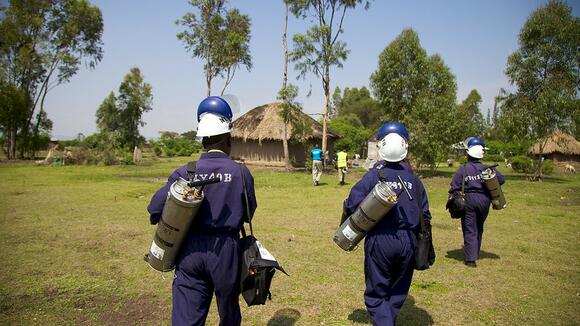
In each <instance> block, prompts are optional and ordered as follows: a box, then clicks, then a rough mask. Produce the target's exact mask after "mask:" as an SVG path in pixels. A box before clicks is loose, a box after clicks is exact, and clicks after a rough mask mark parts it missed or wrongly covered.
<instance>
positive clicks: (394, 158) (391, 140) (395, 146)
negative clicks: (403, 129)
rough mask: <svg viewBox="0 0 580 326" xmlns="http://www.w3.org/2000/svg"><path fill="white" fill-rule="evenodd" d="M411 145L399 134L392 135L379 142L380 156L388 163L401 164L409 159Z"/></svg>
mask: <svg viewBox="0 0 580 326" xmlns="http://www.w3.org/2000/svg"><path fill="white" fill-rule="evenodd" d="M408 148H409V144H408V143H407V140H405V138H403V137H401V136H400V135H399V134H396V133H390V134H388V135H386V136H385V137H383V139H381V140H380V141H379V156H380V157H381V158H382V159H383V160H385V161H387V162H399V161H402V160H404V159H405V157H407V150H408Z"/></svg>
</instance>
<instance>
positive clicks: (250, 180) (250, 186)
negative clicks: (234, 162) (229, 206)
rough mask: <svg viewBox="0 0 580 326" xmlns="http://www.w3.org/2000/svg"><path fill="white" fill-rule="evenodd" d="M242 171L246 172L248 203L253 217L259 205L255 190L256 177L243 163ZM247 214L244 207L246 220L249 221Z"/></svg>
mask: <svg viewBox="0 0 580 326" xmlns="http://www.w3.org/2000/svg"><path fill="white" fill-rule="evenodd" d="M242 173H243V174H244V181H245V187H246V192H247V193H248V205H249V210H250V216H251V217H252V218H253V217H254V212H255V211H256V208H257V207H258V203H257V200H256V193H255V191H254V177H253V176H252V174H251V173H250V170H249V169H248V167H247V166H245V165H242ZM244 208H245V207H244ZM246 215H247V213H246V210H245V209H244V221H249V219H248V216H246Z"/></svg>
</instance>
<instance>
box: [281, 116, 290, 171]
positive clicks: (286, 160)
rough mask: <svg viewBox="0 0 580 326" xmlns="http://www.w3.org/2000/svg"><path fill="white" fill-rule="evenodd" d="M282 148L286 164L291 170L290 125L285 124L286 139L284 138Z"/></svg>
mask: <svg viewBox="0 0 580 326" xmlns="http://www.w3.org/2000/svg"><path fill="white" fill-rule="evenodd" d="M282 146H284V162H285V163H286V168H287V169H290V153H289V151H288V123H284V137H283V138H282Z"/></svg>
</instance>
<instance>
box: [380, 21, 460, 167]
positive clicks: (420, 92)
mask: <svg viewBox="0 0 580 326" xmlns="http://www.w3.org/2000/svg"><path fill="white" fill-rule="evenodd" d="M371 87H372V89H373V92H374V94H375V95H376V97H377V98H378V100H379V101H380V103H381V104H382V106H383V107H384V109H385V114H384V120H396V121H398V122H401V123H403V124H404V125H405V126H407V128H408V129H409V131H410V133H411V139H410V147H411V153H412V156H413V158H414V159H415V160H416V162H417V164H418V165H422V164H428V165H430V166H431V167H432V168H433V169H434V168H435V166H436V163H437V162H438V161H439V160H441V159H443V158H445V156H446V155H447V152H448V150H449V146H450V145H451V144H453V143H454V142H455V141H456V137H457V135H455V134H454V130H456V129H455V128H453V123H454V120H453V117H452V114H453V110H454V107H455V100H456V92H457V85H456V81H455V76H454V75H453V74H452V73H451V70H450V69H449V67H447V65H445V62H444V61H443V59H442V58H441V56H439V55H438V54H435V55H432V56H427V52H426V51H425V50H424V49H423V48H422V47H421V44H420V42H419V36H418V35H417V33H415V31H413V30H412V29H406V30H404V31H403V32H402V33H401V34H400V35H399V36H398V37H397V38H396V39H395V40H394V41H393V42H391V43H390V44H389V45H388V46H387V47H386V48H385V49H384V50H383V52H382V53H381V54H380V56H379V63H378V67H377V70H376V71H375V72H374V73H373V74H372V75H371ZM382 122H386V121H382Z"/></svg>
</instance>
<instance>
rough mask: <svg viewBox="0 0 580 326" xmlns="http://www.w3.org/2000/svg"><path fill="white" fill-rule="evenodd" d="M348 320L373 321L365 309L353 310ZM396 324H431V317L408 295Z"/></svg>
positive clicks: (368, 322)
mask: <svg viewBox="0 0 580 326" xmlns="http://www.w3.org/2000/svg"><path fill="white" fill-rule="evenodd" d="M348 320H350V321H353V322H356V323H361V324H372V323H373V321H372V319H371V316H370V315H369V313H368V312H367V311H366V310H365V309H356V310H354V311H353V312H352V313H351V314H350V315H348ZM397 325H433V317H431V315H429V313H428V312H427V311H426V310H425V309H422V308H419V307H417V306H416V305H415V298H413V296H412V295H409V296H408V297H407V300H405V304H403V308H402V309H401V311H400V313H399V316H398V317H397Z"/></svg>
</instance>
